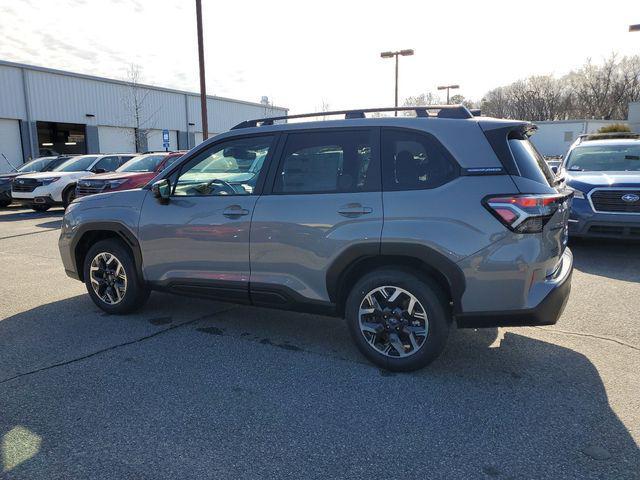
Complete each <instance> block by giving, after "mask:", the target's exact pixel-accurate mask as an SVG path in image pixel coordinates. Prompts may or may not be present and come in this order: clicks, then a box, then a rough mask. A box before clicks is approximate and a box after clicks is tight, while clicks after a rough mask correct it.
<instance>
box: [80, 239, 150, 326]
mask: <svg viewBox="0 0 640 480" xmlns="http://www.w3.org/2000/svg"><path fill="white" fill-rule="evenodd" d="M84 283H85V285H86V287H87V291H88V292H89V296H91V299H92V300H93V302H94V303H95V304H96V305H97V306H98V307H100V308H101V309H102V310H104V311H105V312H107V313H113V314H123V313H129V312H132V311H134V310H136V309H138V308H140V307H142V306H143V305H144V304H145V302H146V301H147V298H149V289H148V288H147V287H146V286H145V285H144V283H143V282H142V281H141V280H140V278H139V276H138V272H137V271H136V266H135V261H134V259H133V257H132V255H131V253H130V252H129V250H128V249H127V248H126V247H125V246H124V245H123V243H122V242H121V241H119V240H116V239H107V240H101V241H99V242H97V243H96V244H95V245H93V246H92V247H91V248H90V249H89V251H88V252H87V255H86V256H85V259H84Z"/></svg>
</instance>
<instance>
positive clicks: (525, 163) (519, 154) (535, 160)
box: [508, 133, 555, 186]
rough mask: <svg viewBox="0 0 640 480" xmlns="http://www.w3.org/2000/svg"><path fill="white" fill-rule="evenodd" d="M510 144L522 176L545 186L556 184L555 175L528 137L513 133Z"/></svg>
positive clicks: (510, 136)
mask: <svg viewBox="0 0 640 480" xmlns="http://www.w3.org/2000/svg"><path fill="white" fill-rule="evenodd" d="M508 142H509V148H510V149H511V154H512V155H513V159H514V160H515V162H516V165H517V166H518V170H519V171H520V176H522V177H525V178H528V179H530V180H533V181H535V182H538V183H542V184H543V185H548V186H551V185H553V184H554V183H555V175H554V174H553V172H552V171H551V169H550V168H549V165H547V162H546V161H545V160H544V157H543V156H542V155H540V152H538V150H536V147H534V146H533V143H531V142H530V141H529V139H528V138H527V137H526V136H524V135H521V134H519V133H512V134H510V135H509V140H508Z"/></svg>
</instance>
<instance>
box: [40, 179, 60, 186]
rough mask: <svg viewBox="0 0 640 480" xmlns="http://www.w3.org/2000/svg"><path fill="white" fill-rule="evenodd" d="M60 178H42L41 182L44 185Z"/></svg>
mask: <svg viewBox="0 0 640 480" xmlns="http://www.w3.org/2000/svg"><path fill="white" fill-rule="evenodd" d="M58 180H60V177H47V178H41V179H40V183H41V184H42V185H49V184H51V183H53V182H57V181H58Z"/></svg>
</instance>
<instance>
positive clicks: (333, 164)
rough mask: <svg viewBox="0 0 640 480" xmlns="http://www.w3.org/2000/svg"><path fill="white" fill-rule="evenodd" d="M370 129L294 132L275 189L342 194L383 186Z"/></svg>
mask: <svg viewBox="0 0 640 480" xmlns="http://www.w3.org/2000/svg"><path fill="white" fill-rule="evenodd" d="M372 145H373V142H372V133H371V132H370V131H368V130H342V131H325V132H305V133H290V134H289V135H288V136H287V143H286V145H285V148H284V152H283V154H282V160H281V162H280V166H279V169H278V175H277V177H276V183H275V185H274V192H276V193H338V192H362V191H371V190H376V189H378V188H380V174H379V171H378V168H377V167H376V166H375V162H374V161H373V153H372Z"/></svg>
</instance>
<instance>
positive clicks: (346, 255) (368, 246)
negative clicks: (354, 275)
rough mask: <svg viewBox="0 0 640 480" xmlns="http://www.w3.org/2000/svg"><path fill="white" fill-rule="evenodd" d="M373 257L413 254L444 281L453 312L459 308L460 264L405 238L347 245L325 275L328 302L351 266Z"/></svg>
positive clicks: (462, 279) (463, 285)
mask: <svg viewBox="0 0 640 480" xmlns="http://www.w3.org/2000/svg"><path fill="white" fill-rule="evenodd" d="M375 257H380V258H384V257H405V258H415V259H416V260H419V261H421V262H422V263H424V264H425V265H427V266H429V267H430V268H432V269H433V270H435V271H436V272H438V273H440V274H441V275H442V276H443V277H444V278H445V280H446V281H447V283H448V286H449V291H450V292H451V297H452V301H453V311H454V313H455V314H457V313H460V312H462V295H463V294H464V291H465V288H466V282H465V277H464V273H463V272H462V270H461V269H460V267H459V266H458V265H457V264H456V263H455V262H454V261H452V260H450V259H448V258H447V257H446V256H444V255H443V254H442V253H439V252H437V251H436V250H434V249H433V248H430V247H427V246H426V245H420V244H416V243H409V242H382V243H381V244H377V243H361V244H356V245H352V246H350V247H348V248H347V249H345V250H344V251H343V252H342V253H341V254H340V255H338V257H337V258H336V259H335V260H334V261H333V263H332V264H331V266H330V267H329V269H328V271H327V275H326V286H327V292H328V294H329V298H330V299H331V302H333V303H337V302H338V300H339V297H340V292H339V289H340V282H341V279H342V278H344V276H345V275H348V273H349V272H350V271H352V269H353V268H356V267H357V265H358V264H359V263H360V262H361V261H363V260H367V259H371V258H375Z"/></svg>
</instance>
